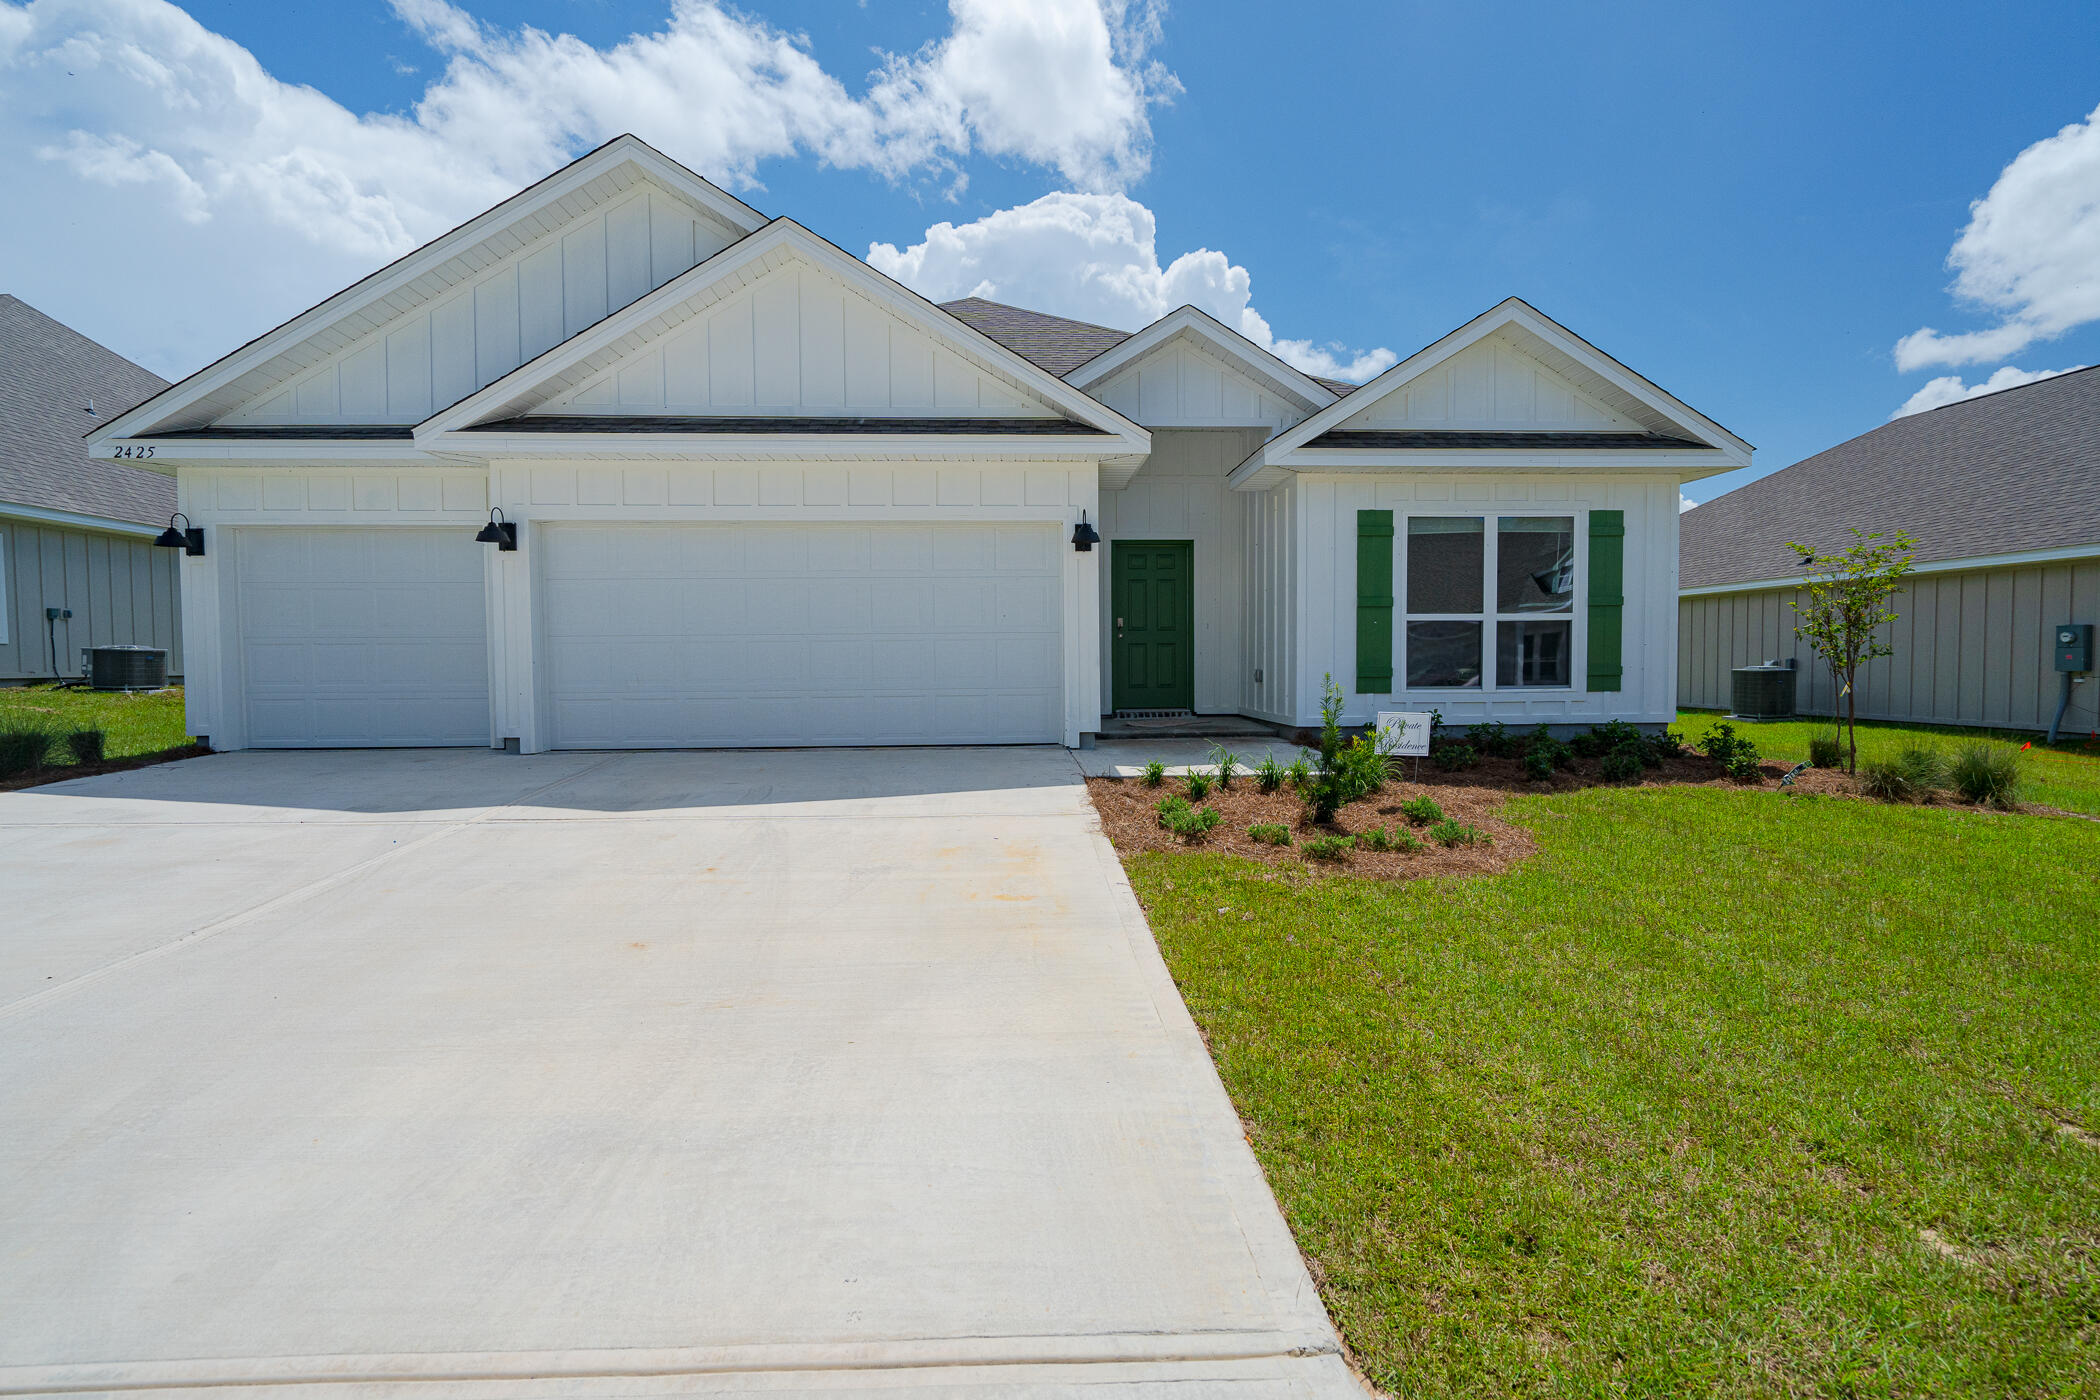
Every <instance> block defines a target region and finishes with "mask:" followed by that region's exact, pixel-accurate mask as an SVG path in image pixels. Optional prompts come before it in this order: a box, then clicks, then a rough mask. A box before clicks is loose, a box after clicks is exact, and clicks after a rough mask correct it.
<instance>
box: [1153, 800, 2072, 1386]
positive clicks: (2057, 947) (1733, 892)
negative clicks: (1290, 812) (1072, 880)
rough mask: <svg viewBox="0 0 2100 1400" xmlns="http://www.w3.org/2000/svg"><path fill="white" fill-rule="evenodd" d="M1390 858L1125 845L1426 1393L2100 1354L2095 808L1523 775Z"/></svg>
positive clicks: (1303, 1191) (1948, 1376) (1393, 1342)
mask: <svg viewBox="0 0 2100 1400" xmlns="http://www.w3.org/2000/svg"><path fill="white" fill-rule="evenodd" d="M1509 815H1510V817H1511V818H1512V819H1513V820H1515V821H1517V822H1520V823H1523V824H1525V825H1528V826H1530V827H1531V828H1532V829H1533V830H1534V831H1535V832H1536V833H1537V836H1538V840H1539V843H1540V846H1541V850H1540V853H1539V854H1538V855H1537V856H1536V857H1535V858H1534V859H1533V860H1531V861H1530V862H1528V863H1527V864H1526V865H1524V866H1523V867H1520V868H1519V869H1517V870H1514V871H1511V872H1509V873H1507V874H1504V875H1499V876H1487V877H1475V878H1467V879H1444V880H1420V881H1410V882H1404V883H1386V882H1380V881H1370V880H1362V879H1352V878H1334V877H1328V878H1320V879H1309V878H1305V877H1294V876H1293V875H1292V874H1291V873H1290V872H1288V871H1281V872H1279V871H1276V870H1272V869H1268V868H1265V867H1262V866H1259V865H1256V864H1254V863H1252V862H1249V861H1244V860H1237V859H1233V858H1229V857H1222V856H1207V855H1202V854H1195V853H1191V854H1163V853H1153V854H1146V855H1141V856H1138V857H1136V858H1134V859H1132V860H1131V861H1130V862H1129V865H1130V873H1131V876H1132V879H1133V883H1134V884H1135V886H1136V888H1137V890H1138V893H1139V895H1140V897H1141V898H1142V899H1143V901H1144V902H1145V905H1146V907H1147V910H1148V912H1149V914H1150V917H1151V921H1152V926H1153V928H1154V930H1155V932H1156V933H1157V935H1158V937H1159V940H1160V944H1161V947H1162V949H1163V950H1164V951H1165V953H1166V956H1167V960H1168V963H1169V965H1170V967H1171V968H1172V970H1173V972H1174V975H1175V978H1176V980H1177V982H1178V983H1179V985H1180V987H1181V990H1182V993H1183V995H1184V997H1185V998H1186V999H1187V1002H1188V1005H1189V1009H1190V1010H1191V1012H1192V1013H1194V1015H1195V1017H1196V1020H1197V1022H1198V1023H1199V1024H1200V1025H1201V1026H1202V1028H1203V1030H1204V1032H1205V1034H1206V1036H1207V1038H1208V1039H1209V1042H1210V1044H1211V1047H1212V1051H1213V1054H1214V1055H1215V1057H1216V1060H1217V1063H1218V1066H1219V1069H1220V1072H1221V1073H1222V1075H1223V1077H1224V1079H1225V1083H1226V1086H1227V1088H1228V1089H1229V1090H1230V1092H1231V1094H1232V1096H1233V1100H1234V1102H1235V1104H1236V1105H1237V1106H1238V1108H1239V1111H1240V1114H1241V1116H1242V1118H1243V1119H1244V1121H1245V1122H1246V1124H1247V1128H1248V1133H1249V1137H1250V1139H1251V1141H1252V1143H1253V1145H1254V1148H1255V1151H1256V1153H1257V1155H1258V1156H1259V1157H1260V1159H1261V1161H1262V1164H1263V1167H1264V1169H1265V1170H1266V1171H1267V1173H1268V1176H1269V1180H1270V1182H1271V1184H1272V1186H1273V1187H1274V1188H1275V1190H1276V1193H1277V1196H1278V1198H1279V1200H1280V1201H1281V1203H1282V1205H1283V1208H1284V1212H1285V1214H1286V1216H1287V1218H1288V1219H1289V1221H1290V1224H1291V1227H1292V1229H1293V1231H1294V1232H1295V1233H1296V1235H1297V1238H1298V1241H1299V1244H1300V1246H1301V1248H1302V1249H1303V1250H1304V1251H1305V1253H1306V1255H1307V1257H1308V1258H1309V1259H1310V1260H1311V1261H1312V1262H1313V1266H1314V1272H1315V1276H1316V1277H1317V1278H1318V1279H1319V1281H1320V1285H1321V1289H1322V1292H1323V1294H1324V1295H1325V1298H1326V1301H1327V1303H1328V1305H1329V1307H1330V1308H1331V1310H1332V1312H1333V1315H1334V1317H1335V1320H1336V1322H1337V1323H1338V1324H1339V1325H1340V1326H1341V1328H1342V1330H1343V1332H1344V1335H1345V1336H1346V1337H1347V1339H1348V1341H1349V1344H1350V1346H1351V1348H1352V1349H1353V1351H1354V1352H1355V1354H1356V1357H1357V1359H1358V1361H1359V1363H1360V1364H1361V1365H1362V1367H1363V1368H1364V1371H1365V1373H1366V1374H1367V1375H1368V1377H1369V1378H1370V1379H1371V1380H1372V1381H1373V1382H1374V1383H1375V1384H1377V1385H1378V1386H1380V1387H1381V1388H1382V1389H1385V1390H1387V1391H1389V1392H1391V1393H1393V1394H1397V1395H1408V1396H1415V1395H1425V1396H1429V1395H1482V1396H1485V1395H1503V1394H1512V1393H1522V1394H1526V1395H1599V1394H1654V1395H1664V1394H1668V1395H1676V1394H1687V1393H1691V1394H1711V1395H1753V1394H1756V1395H1765V1394H1774V1393H1779V1394H1789V1393H1799V1394H1855V1395H1877V1394H1891V1395H1895V1394H1902V1395H1917V1394H1982V1395H1988V1394H2016V1393H2017V1394H2054V1393H2070V1392H2077V1391H2084V1392H2086V1393H2092V1392H2093V1391H2094V1390H2095V1389H2096V1388H2100V1054H2096V1052H2095V1048H2094V1047H2095V1045H2096V1043H2100V1035H2096V1032H2100V972H2096V968H2100V862H2096V859H2095V857H2096V852H2100V836H2096V833H2095V832H2094V830H2093V828H2092V826H2091V824H2090V823H2088V822H2084V821H2079V820H2076V819H2070V818H2054V817H2047V818H2045V817H2033V816H2013V815H1995V814H1984V813H1977V812H1973V811H1952V810H1947V809H1942V808H1930V807H1927V808H1918V807H1894V806H1885V805H1881V804H1875V803H1867V802H1860V801H1853V800H1846V799H1840V798H1786V797H1781V796H1778V795H1776V794H1774V793H1770V792H1763V793H1759V792H1742V791H1731V790H1728V789H1725V788H1676V789H1669V788H1651V789H1641V790H1632V791H1625V790H1610V789H1590V790H1585V791H1581V792H1576V793H1566V794H1561V795H1556V796H1550V797H1525V796H1518V797H1515V798H1512V799H1511V801H1510V804H1509Z"/></svg>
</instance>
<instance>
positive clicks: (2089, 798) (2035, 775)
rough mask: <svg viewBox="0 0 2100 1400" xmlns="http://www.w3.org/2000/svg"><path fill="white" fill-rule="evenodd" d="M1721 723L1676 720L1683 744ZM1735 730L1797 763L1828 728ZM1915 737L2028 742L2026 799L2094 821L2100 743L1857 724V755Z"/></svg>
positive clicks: (1717, 716) (1701, 718)
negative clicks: (1812, 739)
mask: <svg viewBox="0 0 2100 1400" xmlns="http://www.w3.org/2000/svg"><path fill="white" fill-rule="evenodd" d="M1726 718H1727V716H1726V715H1723V714H1722V713H1721V712H1720V711H1718V710H1683V711H1680V712H1679V713H1678V716H1677V721H1678V728H1679V729H1680V730H1682V731H1683V733H1684V736H1685V740H1686V742H1688V743H1691V742H1696V741H1697V740H1698V738H1699V736H1700V735H1701V734H1704V733H1705V732H1706V731H1707V730H1709V729H1711V728H1713V727H1714V726H1715V725H1716V724H1719V723H1721V722H1722V721H1723V720H1724V719H1726ZM1735 727H1736V732H1737V733H1739V734H1744V735H1747V736H1748V737H1749V738H1750V739H1751V740H1752V741H1753V742H1754V743H1755V744H1756V745H1757V747H1758V751H1759V752H1760V753H1762V754H1763V755H1764V756H1765V757H1766V758H1771V759H1783V760H1785V761H1786V762H1788V763H1799V762H1800V761H1801V760H1802V759H1805V758H1807V757H1808V736H1809V735H1811V734H1816V733H1821V732H1827V731H1828V730H1829V729H1830V728H1831V727H1832V726H1831V722H1830V721H1829V720H1827V719H1803V720H1787V721H1782V722H1777V723H1759V724H1743V723H1740V722H1738V723H1737V724H1736V726H1735ZM1921 735H1922V736H1926V737H1930V738H1935V739H1938V740H1939V741H1940V742H1942V743H1944V744H1946V745H1947V746H1948V747H1950V748H1952V747H1954V746H1955V745H1957V744H1959V743H1960V742H1961V741H1962V740H1964V739H1989V740H1992V741H1994V742H1996V743H2001V744H2014V745H2017V744H2022V743H2025V742H2027V741H2028V740H2030V739H2031V740H2033V741H2034V747H2033V748H2031V749H2029V750H2028V751H2027V774H2028V780H2029V781H2028V789H2027V792H2026V799H2027V800H2028V801H2030V802H2039V803H2042V804H2043V805H2045V806H2049V807H2057V808H2061V809H2062V810H2064V811H2066V812H2084V813H2086V814H2087V815H2088V816H2100V743H2094V742H2091V741H2089V740H2088V739H2087V738H2086V737H2085V736H2084V735H2078V736H2074V737H2068V738H2066V739H2064V740H2063V741H2062V742H2060V743H2059V744H2058V745H2057V746H2056V747H2055V748H2053V749H2052V748H2050V747H2049V746H2048V745H2047V744H2045V743H2043V741H2042V736H2040V735H2038V734H2022V733H2018V732H2015V731H2011V730H2005V729H1952V728H1947V727H1945V726H1941V725H1931V724H1875V723H1871V722H1869V721H1866V720H1861V721H1860V724H1859V756H1860V757H1861V758H1862V759H1866V758H1871V757H1875V756H1877V755H1880V754H1885V753H1893V752H1894V751H1895V750H1896V749H1897V748H1899V747H1900V746H1901V745H1903V744H1905V743H1907V742H1909V741H1911V740H1913V739H1916V738H1918V737H1920V736H1921Z"/></svg>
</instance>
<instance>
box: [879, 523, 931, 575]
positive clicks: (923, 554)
mask: <svg viewBox="0 0 2100 1400" xmlns="http://www.w3.org/2000/svg"><path fill="white" fill-rule="evenodd" d="M880 538H881V542H882V547H881V548H880V549H875V550H872V551H871V552H870V553H869V556H868V572H869V573H872V574H923V573H926V572H928V571H929V570H931V569H932V568H933V530H932V528H931V527H924V528H921V527H916V526H910V525H885V526H883V527H882V529H881V531H880Z"/></svg>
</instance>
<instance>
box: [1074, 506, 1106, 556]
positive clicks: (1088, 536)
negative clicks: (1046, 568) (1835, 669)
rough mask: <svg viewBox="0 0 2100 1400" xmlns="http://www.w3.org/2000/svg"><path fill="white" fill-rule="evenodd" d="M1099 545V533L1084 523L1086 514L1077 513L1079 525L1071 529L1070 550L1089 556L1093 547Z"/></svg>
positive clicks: (1082, 512) (1083, 512)
mask: <svg viewBox="0 0 2100 1400" xmlns="http://www.w3.org/2000/svg"><path fill="white" fill-rule="evenodd" d="M1099 543H1101V532H1100V531H1098V530H1096V529H1095V528H1094V527H1093V526H1091V525H1089V524H1087V523H1086V512H1085V511H1081V512H1079V523H1078V524H1077V525H1074V526H1073V527H1072V548H1073V549H1075V550H1077V551H1078V552H1079V553H1081V554H1091V553H1093V552H1094V546H1095V545H1097V544H1099Z"/></svg>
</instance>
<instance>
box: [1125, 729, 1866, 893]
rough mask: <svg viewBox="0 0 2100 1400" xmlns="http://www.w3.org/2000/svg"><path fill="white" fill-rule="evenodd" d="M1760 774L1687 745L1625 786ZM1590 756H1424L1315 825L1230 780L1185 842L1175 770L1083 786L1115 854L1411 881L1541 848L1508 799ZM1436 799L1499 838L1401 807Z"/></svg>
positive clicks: (1829, 785)
mask: <svg viewBox="0 0 2100 1400" xmlns="http://www.w3.org/2000/svg"><path fill="white" fill-rule="evenodd" d="M1762 772H1763V774H1764V777H1763V779H1762V781H1760V782H1757V783H1735V782H1732V781H1730V780H1729V779H1727V778H1725V777H1723V776H1722V775H1721V773H1720V771H1719V769H1718V768H1717V766H1716V765H1715V764H1714V762H1713V761H1712V760H1711V759H1708V758H1706V757H1704V756H1703V755H1698V754H1689V753H1688V754H1685V755H1683V756H1681V757H1678V758H1673V759H1668V760H1665V761H1664V763H1663V765H1662V766H1661V767H1660V768H1651V769H1648V770H1647V772H1646V773H1645V774H1644V775H1643V776H1642V778H1641V780H1640V781H1639V782H1638V783H1626V784H1617V785H1615V786H1623V787H1653V786H1663V785H1668V786H1683V785H1686V784H1694V785H1702V786H1714V787H1743V788H1748V789H1751V790H1758V789H1762V790H1765V791H1774V792H1776V791H1777V790H1778V789H1779V779H1780V778H1782V777H1783V776H1785V774H1786V772H1787V765H1783V764H1776V763H1768V764H1765V765H1763V768H1762ZM1605 785H1606V784H1605V782H1604V779H1603V777H1602V776H1601V775H1600V774H1599V773H1598V771H1597V761H1596V760H1594V759H1577V760H1576V761H1575V766H1574V767H1573V768H1566V769H1560V770H1557V771H1555V773H1554V775H1553V776H1552V777H1551V778H1549V779H1546V780H1545V781H1543V782H1537V781H1533V780H1531V779H1529V778H1526V777H1525V776H1524V772H1523V769H1522V767H1521V766H1520V765H1519V763H1518V761H1517V760H1516V759H1514V758H1482V759H1480V760H1479V762H1477V763H1476V764H1475V765H1474V766H1473V767H1471V768H1467V769H1462V770H1460V771H1458V772H1445V771H1444V770H1442V769H1440V768H1438V767H1436V766H1435V765H1434V764H1432V763H1431V762H1429V760H1427V759H1424V760H1422V762H1421V763H1420V764H1419V766H1418V765H1416V764H1415V763H1414V762H1413V761H1412V760H1407V761H1405V767H1404V768H1403V770H1402V772H1401V775H1400V776H1399V777H1397V778H1395V779H1392V780H1389V781H1388V782H1387V783H1386V785H1385V786H1384V787H1383V788H1381V789H1380V790H1379V791H1377V792H1375V793H1373V794H1371V796H1369V797H1367V798H1365V799H1363V800H1362V801H1360V802H1353V803H1351V804H1350V805H1349V806H1347V807H1344V808H1343V809H1342V810H1341V812H1340V813H1339V814H1338V815H1337V817H1336V819H1335V821H1334V823H1333V825H1331V826H1326V827H1315V826H1313V825H1312V824H1311V823H1310V822H1308V821H1307V820H1306V818H1305V808H1304V805H1303V804H1302V803H1301V802H1299V800H1298V798H1297V795H1296V794H1295V793H1294V792H1292V791H1291V790H1290V789H1289V788H1284V789H1282V790H1280V791H1277V792H1273V793H1262V792H1258V791H1256V790H1255V786H1254V781H1253V779H1251V778H1248V777H1245V776H1241V777H1236V778H1234V779H1233V782H1232V787H1231V788H1230V789H1229V790H1224V789H1219V788H1217V787H1213V788H1212V789H1211V791H1210V795H1209V796H1208V797H1206V798H1204V799H1203V802H1202V803H1201V804H1200V805H1202V806H1205V807H1213V808H1216V809H1217V812H1218V814H1219V816H1220V817H1221V818H1222V819H1223V820H1221V821H1220V822H1219V824H1218V825H1217V826H1216V827H1215V828H1214V829H1212V830H1211V831H1210V832H1209V833H1208V834H1207V835H1205V836H1204V837H1202V838H1201V839H1199V840H1197V841H1194V842H1185V841H1182V840H1181V839H1180V838H1179V837H1177V836H1175V835H1174V834H1173V833H1172V832H1170V831H1168V830H1167V829H1166V828H1165V827H1163V826H1161V825H1160V824H1159V814H1158V813H1157V812H1156V811H1155V810H1154V804H1155V803H1157V802H1158V801H1159V800H1160V799H1161V798H1163V797H1166V796H1169V795H1171V794H1174V793H1179V792H1182V791H1184V788H1183V786H1182V783H1181V780H1180V779H1179V778H1168V779H1167V780H1166V782H1165V783H1163V784H1162V785H1161V786H1159V787H1156V788H1152V787H1146V786H1145V785H1144V783H1142V782H1140V781H1138V780H1136V779H1133V778H1089V779H1088V780H1087V791H1088V793H1089V794H1090V795H1091V796H1092V797H1093V799H1094V808H1095V810H1096V811H1098V812H1099V813H1100V814H1101V827H1102V830H1103V831H1104V832H1106V833H1107V835H1108V839H1109V841H1110V843H1111V844H1113V845H1114V846H1115V848H1116V850H1117V852H1118V853H1120V854H1124V855H1129V854H1132V853H1134V852H1137V851H1186V850H1207V851H1217V852H1220V853H1222V854H1226V855H1235V856H1246V857H1248V858H1250V859H1253V860H1258V861H1262V862H1263V863H1265V864H1268V865H1279V866H1282V865H1287V866H1291V867H1293V868H1294V869H1303V870H1305V871H1308V872H1310V873H1313V874H1319V875H1358V876H1367V877H1370V878H1372V879H1380V880H1412V879H1418V878H1420V877H1422V876H1426V875H1485V874H1493V873H1495V872H1498V871H1502V870H1507V869H1509V868H1510V867H1511V866H1513V865H1515V864H1517V863H1518V862H1519V861H1521V860H1523V859H1524V858H1525V857H1527V856H1529V855H1531V854H1532V853H1533V852H1534V851H1536V850H1537V849H1538V846H1537V843H1536V842H1534V841H1533V840H1532V838H1531V833H1530V832H1529V831H1528V830H1526V829H1525V828H1523V827H1521V826H1513V825H1511V824H1510V823H1509V822H1506V821H1504V820H1503V819H1502V814H1501V809H1502V804H1503V802H1504V801H1505V800H1506V799H1507V798H1508V797H1509V795H1510V794H1511V793H1522V792H1528V793H1552V792H1572V791H1574V790H1576V789H1577V788H1586V787H1600V786H1605ZM1791 790H1792V791H1794V792H1800V793H1816V794H1825V795H1831V796H1846V797H1856V796H1858V789H1857V788H1856V787H1855V785H1854V784H1853V781H1852V779H1851V778H1850V777H1848V776H1846V775H1845V774H1844V773H1842V772H1837V771H1835V770H1830V769H1819V768H1810V769H1806V770H1804V771H1803V772H1802V773H1801V774H1800V775H1799V776H1798V777H1796V778H1795V780H1794V785H1793V788H1792V789H1791ZM1422 796H1427V797H1430V798H1433V799H1435V801H1436V804H1437V805H1438V806H1439V807H1441V808H1443V809H1444V815H1445V816H1447V817H1450V818H1451V819H1453V820H1454V821H1459V822H1465V823H1469V824H1471V825H1473V826H1476V827H1479V828H1480V829H1481V830H1482V831H1485V832H1486V833H1487V834H1488V835H1489V836H1491V837H1492V838H1494V839H1493V844H1492V845H1486V846H1450V847H1446V846H1439V845H1437V844H1435V843H1434V842H1432V841H1430V840H1429V836H1428V833H1427V831H1426V829H1424V828H1420V827H1415V826H1411V825H1410V824H1409V822H1408V820H1407V818H1406V817H1403V816H1401V815H1400V804H1401V803H1403V802H1406V801H1407V800H1408V799H1410V798H1413V797H1422ZM1257 822H1275V823H1278V824H1280V825H1282V826H1286V827H1289V828H1290V831H1291V842H1292V844H1291V845H1289V846H1270V845H1267V844H1264V843H1263V842H1260V841H1255V840H1253V839H1251V838H1250V837H1249V836H1248V835H1247V828H1248V827H1250V826H1252V825H1254V824H1255V823H1257ZM1377 826H1383V827H1385V828H1386V829H1387V830H1400V829H1405V830H1409V831H1412V832H1413V833H1414V835H1415V836H1416V838H1417V839H1419V840H1422V841H1424V842H1425V843H1427V848H1426V849H1424V850H1420V851H1407V852H1402V851H1372V850H1366V849H1364V847H1363V846H1362V845H1361V844H1359V845H1358V846H1357V847H1356V849H1354V850H1352V851H1350V852H1349V853H1348V855H1346V856H1345V857H1343V858H1342V859H1341V860H1338V861H1329V860H1314V859H1311V858H1309V857H1307V856H1306V855H1305V853H1304V851H1303V850H1302V849H1301V848H1302V847H1303V845H1304V844H1305V842H1306V840H1308V839H1309V838H1312V837H1317V836H1325V835H1343V836H1357V837H1361V836H1362V834H1363V833H1364V832H1366V831H1369V830H1370V829H1371V828H1373V827H1377Z"/></svg>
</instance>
